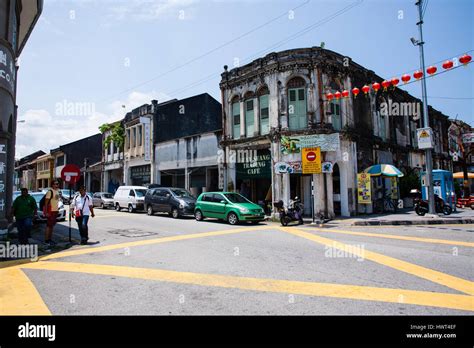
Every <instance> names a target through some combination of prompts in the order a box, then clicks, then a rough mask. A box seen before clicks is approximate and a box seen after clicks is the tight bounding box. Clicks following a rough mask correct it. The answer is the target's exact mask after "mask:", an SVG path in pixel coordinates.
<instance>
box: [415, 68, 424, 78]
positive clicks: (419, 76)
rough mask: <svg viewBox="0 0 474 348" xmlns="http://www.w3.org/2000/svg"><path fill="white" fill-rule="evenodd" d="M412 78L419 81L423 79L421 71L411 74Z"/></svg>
mask: <svg viewBox="0 0 474 348" xmlns="http://www.w3.org/2000/svg"><path fill="white" fill-rule="evenodd" d="M413 77H414V78H415V79H417V80H419V79H421V78H422V77H423V72H422V71H421V70H417V71H415V73H414V74H413Z"/></svg>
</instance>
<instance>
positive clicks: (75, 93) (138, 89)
mask: <svg viewBox="0 0 474 348" xmlns="http://www.w3.org/2000/svg"><path fill="white" fill-rule="evenodd" d="M414 3H415V0H409V1H406V0H397V1H395V0H387V1H378V0H364V1H360V0H352V1H345V0H335V1H321V0H310V1H308V0H291V1H286V0H273V1H269V0H268V1H267V0H229V1H226V0H214V1H211V0H203V1H197V0H161V1H158V0H156V1H155V0H45V5H44V11H43V15H42V17H41V19H40V21H39V22H38V24H37V26H36V28H35V30H34V32H33V33H32V35H31V37H30V39H29V42H28V43H27V46H26V48H25V49H24V51H23V53H22V56H21V60H20V71H19V77H18V100H17V103H18V105H19V119H24V120H25V122H24V123H19V124H18V131H17V148H16V157H21V156H25V155H27V154H29V153H31V152H34V151H36V150H38V149H42V150H43V151H49V150H50V149H51V148H54V147H57V146H59V145H61V144H64V143H68V142H71V141H74V140H77V139H80V138H82V137H85V136H88V135H91V134H94V133H96V132H97V131H98V130H97V127H98V126H99V125H100V124H102V123H104V122H110V121H115V120H118V119H120V118H121V117H122V116H123V115H124V113H125V110H127V111H128V110H130V109H132V108H134V107H137V106H139V105H141V104H143V103H147V102H150V100H151V99H158V100H159V101H164V100H166V99H169V98H178V99H180V98H185V97H188V96H192V95H195V94H200V93H203V92H208V93H209V94H211V95H212V96H214V97H215V98H216V99H217V100H219V101H220V91H219V80H220V73H221V72H222V71H223V66H224V65H225V64H227V65H228V66H229V67H232V66H233V65H234V62H236V61H238V62H239V63H240V65H243V64H245V63H248V62H249V61H251V60H253V59H255V58H257V57H260V56H263V55H265V54H266V53H269V52H272V51H281V50H285V49H289V48H296V47H311V46H319V45H320V43H321V42H324V43H325V48H327V49H330V50H333V51H336V52H339V53H341V54H343V55H347V56H349V57H351V58H352V59H353V60H354V61H355V62H357V63H359V64H361V65H362V66H364V67H366V68H368V69H371V70H373V71H375V72H376V73H377V74H378V75H380V76H382V77H385V78H391V77H392V76H401V75H402V74H403V73H404V72H413V71H414V70H416V69H417V68H418V67H419V54H418V48H417V47H414V46H413V45H412V43H411V42H410V37H415V38H418V29H417V26H416V22H417V18H418V17H417V16H418V14H417V8H416V6H415V4H414ZM351 4H354V6H353V7H351V8H350V9H348V10H347V11H346V12H344V13H342V14H340V15H337V16H333V17H334V18H332V19H330V20H329V18H331V16H332V15H333V14H335V13H337V12H340V11H341V10H343V9H345V8H347V7H348V6H350V5H351ZM298 6H299V8H297V9H296V10H294V13H291V12H289V11H290V10H291V9H293V8H295V7H298ZM473 17H474V2H473V1H470V0H429V2H428V6H427V8H426V12H425V25H424V39H425V42H426V45H425V60H426V64H427V66H428V65H430V64H431V63H437V62H439V61H441V60H444V59H446V58H453V57H456V56H460V55H461V54H463V53H465V52H468V51H471V50H473V49H474V33H473V30H474V29H473V25H472V23H473ZM266 22H269V23H268V24H266V25H263V24H264V23H266ZM318 22H323V23H321V24H320V25H315V26H314V28H313V29H312V30H309V31H307V32H306V33H304V34H302V35H294V34H295V33H299V32H301V31H302V30H303V29H305V28H307V27H309V26H311V25H313V24H315V23H318ZM259 26H260V28H258V27H259ZM255 28H257V29H255ZM253 29H255V30H253ZM243 34H246V35H243ZM239 37H240V38H239ZM288 37H291V39H288V40H284V39H286V38H288ZM218 47H220V48H218ZM216 48H218V49H216ZM209 51H212V52H211V53H209V54H207V55H205V56H204V57H202V58H200V59H194V58H196V57H200V56H202V55H204V54H206V53H207V52H209ZM473 53H474V52H470V54H471V55H473ZM190 61H191V62H190ZM187 62H190V63H188V64H185V63H187ZM183 64H185V65H184V66H182V67H181V65H183ZM438 66H439V65H438ZM473 70H474V65H470V66H468V67H466V68H464V67H463V68H459V69H455V70H453V71H450V72H448V73H445V74H441V75H439V76H437V77H434V78H431V79H428V80H427V88H428V96H429V100H428V102H429V104H430V105H432V106H433V107H435V108H436V109H438V110H440V111H442V112H443V113H445V114H446V115H448V116H450V117H453V118H454V117H456V115H458V118H460V119H463V120H465V121H467V122H471V124H472V121H473V120H474V116H473V110H474V99H473V97H474V93H473V81H474V73H473ZM196 82H197V83H196ZM403 88H404V89H406V90H407V91H409V92H410V93H411V94H413V95H415V96H418V97H419V96H421V85H420V83H413V84H410V85H407V86H404V87H403ZM450 98H456V99H450ZM460 98H462V99H460ZM65 102H75V103H88V104H87V105H89V106H93V112H92V113H89V114H86V115H82V116H80V115H74V114H67V113H64V112H63V113H61V112H60V111H59V112H58V105H63V104H64V103H65ZM122 105H125V106H126V108H125V109H124V108H122ZM52 134H54V136H51V135H52Z"/></svg>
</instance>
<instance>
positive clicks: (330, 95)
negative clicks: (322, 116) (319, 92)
mask: <svg viewBox="0 0 474 348" xmlns="http://www.w3.org/2000/svg"><path fill="white" fill-rule="evenodd" d="M326 98H327V100H332V98H334V94H332V93H331V92H329V93H327V94H326Z"/></svg>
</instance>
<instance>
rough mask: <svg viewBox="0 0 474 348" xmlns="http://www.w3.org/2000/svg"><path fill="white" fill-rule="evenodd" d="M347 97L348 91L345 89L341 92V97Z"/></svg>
mask: <svg viewBox="0 0 474 348" xmlns="http://www.w3.org/2000/svg"><path fill="white" fill-rule="evenodd" d="M348 96H349V91H348V90H347V89H345V90H343V91H342V97H343V98H347V97H348Z"/></svg>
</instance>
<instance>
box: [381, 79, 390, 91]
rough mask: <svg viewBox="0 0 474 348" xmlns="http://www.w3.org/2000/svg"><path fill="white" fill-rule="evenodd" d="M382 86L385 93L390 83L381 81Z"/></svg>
mask: <svg viewBox="0 0 474 348" xmlns="http://www.w3.org/2000/svg"><path fill="white" fill-rule="evenodd" d="M382 86H383V90H384V91H385V92H386V91H387V88H388V87H390V81H387V80H383V81H382Z"/></svg>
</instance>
